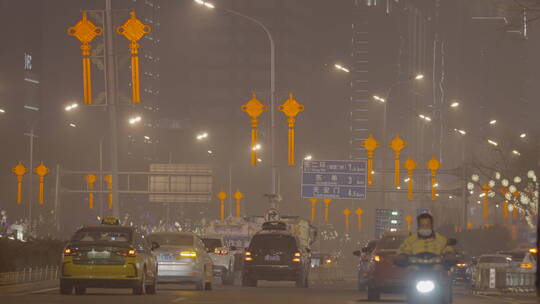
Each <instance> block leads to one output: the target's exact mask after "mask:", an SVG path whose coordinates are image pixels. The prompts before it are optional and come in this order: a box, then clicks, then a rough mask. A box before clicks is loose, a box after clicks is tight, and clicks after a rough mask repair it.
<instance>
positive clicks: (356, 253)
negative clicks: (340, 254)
mask: <svg viewBox="0 0 540 304" xmlns="http://www.w3.org/2000/svg"><path fill="white" fill-rule="evenodd" d="M352 254H353V255H355V256H358V257H359V256H360V254H361V252H360V250H355V251H353V253H352Z"/></svg>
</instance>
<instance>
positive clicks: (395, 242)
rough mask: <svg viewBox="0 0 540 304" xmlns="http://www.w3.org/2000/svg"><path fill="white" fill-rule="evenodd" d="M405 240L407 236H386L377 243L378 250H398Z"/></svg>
mask: <svg viewBox="0 0 540 304" xmlns="http://www.w3.org/2000/svg"><path fill="white" fill-rule="evenodd" d="M404 240H405V236H402V235H393V236H384V237H383V238H382V239H381V240H380V241H378V242H377V249H379V250H381V249H382V250H397V249H398V248H399V246H400V245H401V243H403V241H404Z"/></svg>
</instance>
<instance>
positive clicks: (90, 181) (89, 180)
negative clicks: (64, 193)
mask: <svg viewBox="0 0 540 304" xmlns="http://www.w3.org/2000/svg"><path fill="white" fill-rule="evenodd" d="M84 180H85V181H86V188H87V189H88V190H89V191H90V193H88V206H89V208H90V209H94V193H93V192H92V190H94V183H95V182H96V180H97V177H96V176H95V175H94V174H92V173H90V174H87V175H86V176H85V177H84Z"/></svg>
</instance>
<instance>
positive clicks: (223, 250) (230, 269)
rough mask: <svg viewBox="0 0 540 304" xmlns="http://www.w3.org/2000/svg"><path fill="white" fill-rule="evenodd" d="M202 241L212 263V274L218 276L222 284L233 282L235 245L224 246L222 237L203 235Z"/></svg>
mask: <svg viewBox="0 0 540 304" xmlns="http://www.w3.org/2000/svg"><path fill="white" fill-rule="evenodd" d="M202 241H203V243H204V245H205V246H206V249H207V250H208V254H209V255H210V258H212V262H213V264H214V266H213V271H214V276H216V277H220V278H221V282H222V283H223V284H224V285H232V284H234V269H235V266H236V265H235V257H234V256H235V253H234V251H236V249H237V248H236V247H235V246H231V247H227V246H225V243H224V241H223V237H221V236H219V235H216V236H204V237H202Z"/></svg>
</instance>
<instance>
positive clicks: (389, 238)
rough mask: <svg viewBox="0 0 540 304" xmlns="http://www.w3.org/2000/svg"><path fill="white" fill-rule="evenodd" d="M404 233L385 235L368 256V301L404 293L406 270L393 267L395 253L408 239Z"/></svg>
mask: <svg viewBox="0 0 540 304" xmlns="http://www.w3.org/2000/svg"><path fill="white" fill-rule="evenodd" d="M408 236H409V235H408V234H404V233H397V232H396V233H394V232H391V233H386V234H385V235H383V236H382V238H381V239H380V240H379V241H378V242H377V244H376V246H375V249H374V250H373V252H372V253H371V255H370V261H369V265H368V267H367V268H368V269H367V282H366V285H367V295H368V300H369V301H379V300H380V297H381V293H404V292H405V289H406V287H407V284H406V276H407V274H406V269H404V268H401V267H398V266H396V265H394V259H395V258H396V256H397V255H396V252H397V249H398V248H399V246H400V245H401V244H402V243H403V241H404V240H405V239H406V238H407V237H408Z"/></svg>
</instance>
